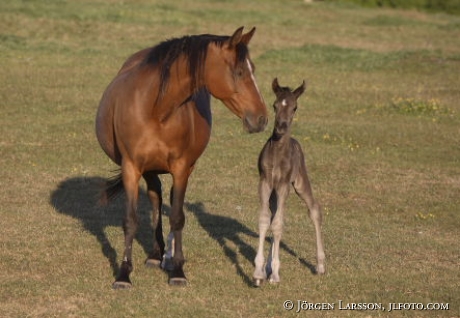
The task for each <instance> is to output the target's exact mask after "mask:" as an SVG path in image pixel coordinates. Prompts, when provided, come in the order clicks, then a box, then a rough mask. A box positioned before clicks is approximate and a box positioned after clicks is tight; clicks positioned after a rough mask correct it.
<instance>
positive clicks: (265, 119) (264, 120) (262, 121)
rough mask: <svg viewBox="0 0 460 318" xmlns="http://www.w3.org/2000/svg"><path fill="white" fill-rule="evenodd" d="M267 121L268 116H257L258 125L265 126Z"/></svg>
mask: <svg viewBox="0 0 460 318" xmlns="http://www.w3.org/2000/svg"><path fill="white" fill-rule="evenodd" d="M267 123H268V118H267V117H265V116H260V117H259V127H263V128H265V126H267Z"/></svg>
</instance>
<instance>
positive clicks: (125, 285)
mask: <svg viewBox="0 0 460 318" xmlns="http://www.w3.org/2000/svg"><path fill="white" fill-rule="evenodd" d="M132 287H133V284H131V282H119V281H116V282H114V283H113V284H112V288H113V289H130V288H132Z"/></svg>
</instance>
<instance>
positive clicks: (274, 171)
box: [253, 78, 325, 286]
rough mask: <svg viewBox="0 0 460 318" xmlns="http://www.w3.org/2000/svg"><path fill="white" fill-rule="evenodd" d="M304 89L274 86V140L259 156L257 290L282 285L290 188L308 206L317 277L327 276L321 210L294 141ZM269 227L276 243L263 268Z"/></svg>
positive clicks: (269, 140)
mask: <svg viewBox="0 0 460 318" xmlns="http://www.w3.org/2000/svg"><path fill="white" fill-rule="evenodd" d="M305 87H306V86H305V82H303V83H302V85H300V86H299V87H298V88H296V89H295V90H293V91H291V90H290V89H289V88H288V87H280V86H279V84H278V80H277V79H276V78H275V79H274V80H273V83H272V88H273V92H274V93H275V95H276V101H275V103H274V105H273V107H274V108H275V126H274V128H273V134H272V136H271V137H270V138H269V139H268V141H267V143H266V144H265V146H264V147H263V149H262V151H261V153H260V156H259V174H260V183H259V195H260V203H261V205H262V208H261V210H260V217H259V248H258V251H257V255H256V258H255V260H254V263H255V266H256V268H255V271H254V274H253V278H254V284H255V285H256V286H260V284H261V283H262V282H263V281H264V280H265V279H267V278H268V279H269V281H270V282H272V283H278V282H279V281H280V277H279V267H280V260H279V247H280V240H281V234H282V232H283V218H284V211H285V203H286V199H287V196H288V195H289V189H290V186H291V184H292V185H293V186H294V189H295V191H296V193H297V194H298V195H299V197H300V198H301V199H302V200H303V201H305V203H306V204H307V206H308V209H309V212H310V213H309V216H310V219H311V220H312V222H313V224H314V226H315V232H316V253H317V262H318V263H317V267H316V272H317V273H318V274H323V273H324V272H325V268H324V258H325V256H324V248H323V240H322V238H321V219H322V214H321V210H320V206H319V204H318V203H317V202H316V200H315V199H314V198H313V194H312V190H311V186H310V181H309V180H308V175H307V168H306V166H305V158H304V154H303V152H302V148H301V147H300V144H299V142H298V141H297V140H295V139H294V138H292V137H291V123H292V119H293V118H294V114H295V111H296V110H297V99H298V98H299V96H300V95H301V94H302V93H303V92H304V91H305ZM270 210H271V211H270ZM270 226H271V229H272V232H273V242H272V246H271V250H270V255H269V258H268V261H267V264H266V266H265V268H264V261H265V260H264V241H265V235H266V233H267V231H268V229H269V228H270Z"/></svg>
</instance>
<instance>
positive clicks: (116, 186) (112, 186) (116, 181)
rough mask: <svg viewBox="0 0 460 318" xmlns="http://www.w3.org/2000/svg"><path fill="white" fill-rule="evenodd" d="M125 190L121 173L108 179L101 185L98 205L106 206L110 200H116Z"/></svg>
mask: <svg viewBox="0 0 460 318" xmlns="http://www.w3.org/2000/svg"><path fill="white" fill-rule="evenodd" d="M124 190H125V188H124V186H123V179H122V177H121V172H119V173H118V174H116V175H114V176H113V177H110V178H108V179H107V180H106V182H105V184H104V185H103V189H102V192H101V196H100V199H99V204H101V205H107V204H108V203H109V202H110V201H111V200H113V199H116V198H117V197H118V196H120V194H121V193H122V192H123V191H124Z"/></svg>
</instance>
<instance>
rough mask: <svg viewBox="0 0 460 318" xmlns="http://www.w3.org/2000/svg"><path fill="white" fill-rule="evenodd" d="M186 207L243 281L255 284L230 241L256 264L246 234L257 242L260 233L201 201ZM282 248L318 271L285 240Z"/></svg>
mask: <svg viewBox="0 0 460 318" xmlns="http://www.w3.org/2000/svg"><path fill="white" fill-rule="evenodd" d="M185 207H186V208H187V210H188V211H190V212H192V213H193V214H194V215H195V217H196V219H197V220H198V223H199V224H200V226H201V227H202V228H203V229H204V230H205V231H206V232H207V233H208V235H209V237H211V238H212V239H214V240H215V241H216V242H217V243H218V244H219V246H220V247H221V248H222V250H223V251H224V254H225V256H227V258H228V259H229V260H230V261H231V262H232V264H233V265H234V266H235V268H236V272H237V274H238V275H239V276H240V277H242V278H243V281H244V282H245V283H246V284H247V285H248V286H251V287H252V286H254V284H253V281H252V272H251V273H250V274H247V273H246V272H245V271H244V269H243V267H242V266H241V264H240V262H239V261H238V254H237V252H236V251H235V250H234V249H232V248H231V247H230V246H229V245H228V242H232V243H233V244H234V245H236V246H237V250H238V251H239V253H241V255H243V256H244V257H245V258H246V259H247V260H248V261H249V262H251V263H252V264H254V263H253V262H254V258H255V257H256V253H257V251H256V250H255V249H254V248H253V247H252V246H251V245H249V244H248V243H247V242H246V241H245V239H244V236H246V237H249V238H252V239H253V240H254V242H255V244H257V243H258V241H259V240H258V238H259V234H258V233H256V232H254V231H252V230H251V229H250V228H248V227H247V226H246V225H244V224H242V223H241V222H239V221H237V220H236V219H233V218H231V217H227V216H221V215H215V214H212V213H209V212H208V211H206V208H205V207H204V204H203V203H201V202H197V203H185ZM265 241H266V242H267V244H271V240H270V239H269V238H268V237H267V238H266V239H265ZM280 248H281V249H283V250H285V251H286V252H287V253H288V254H290V255H291V256H294V257H296V258H297V259H298V260H299V262H300V263H301V264H302V265H303V266H305V267H307V268H308V269H309V270H310V271H311V273H312V274H315V273H316V269H315V266H313V265H312V264H311V263H310V262H308V261H307V260H305V259H304V258H300V257H298V255H297V253H296V252H295V251H293V250H292V249H291V248H290V247H289V246H287V245H286V244H285V243H284V242H283V241H281V243H280Z"/></svg>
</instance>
